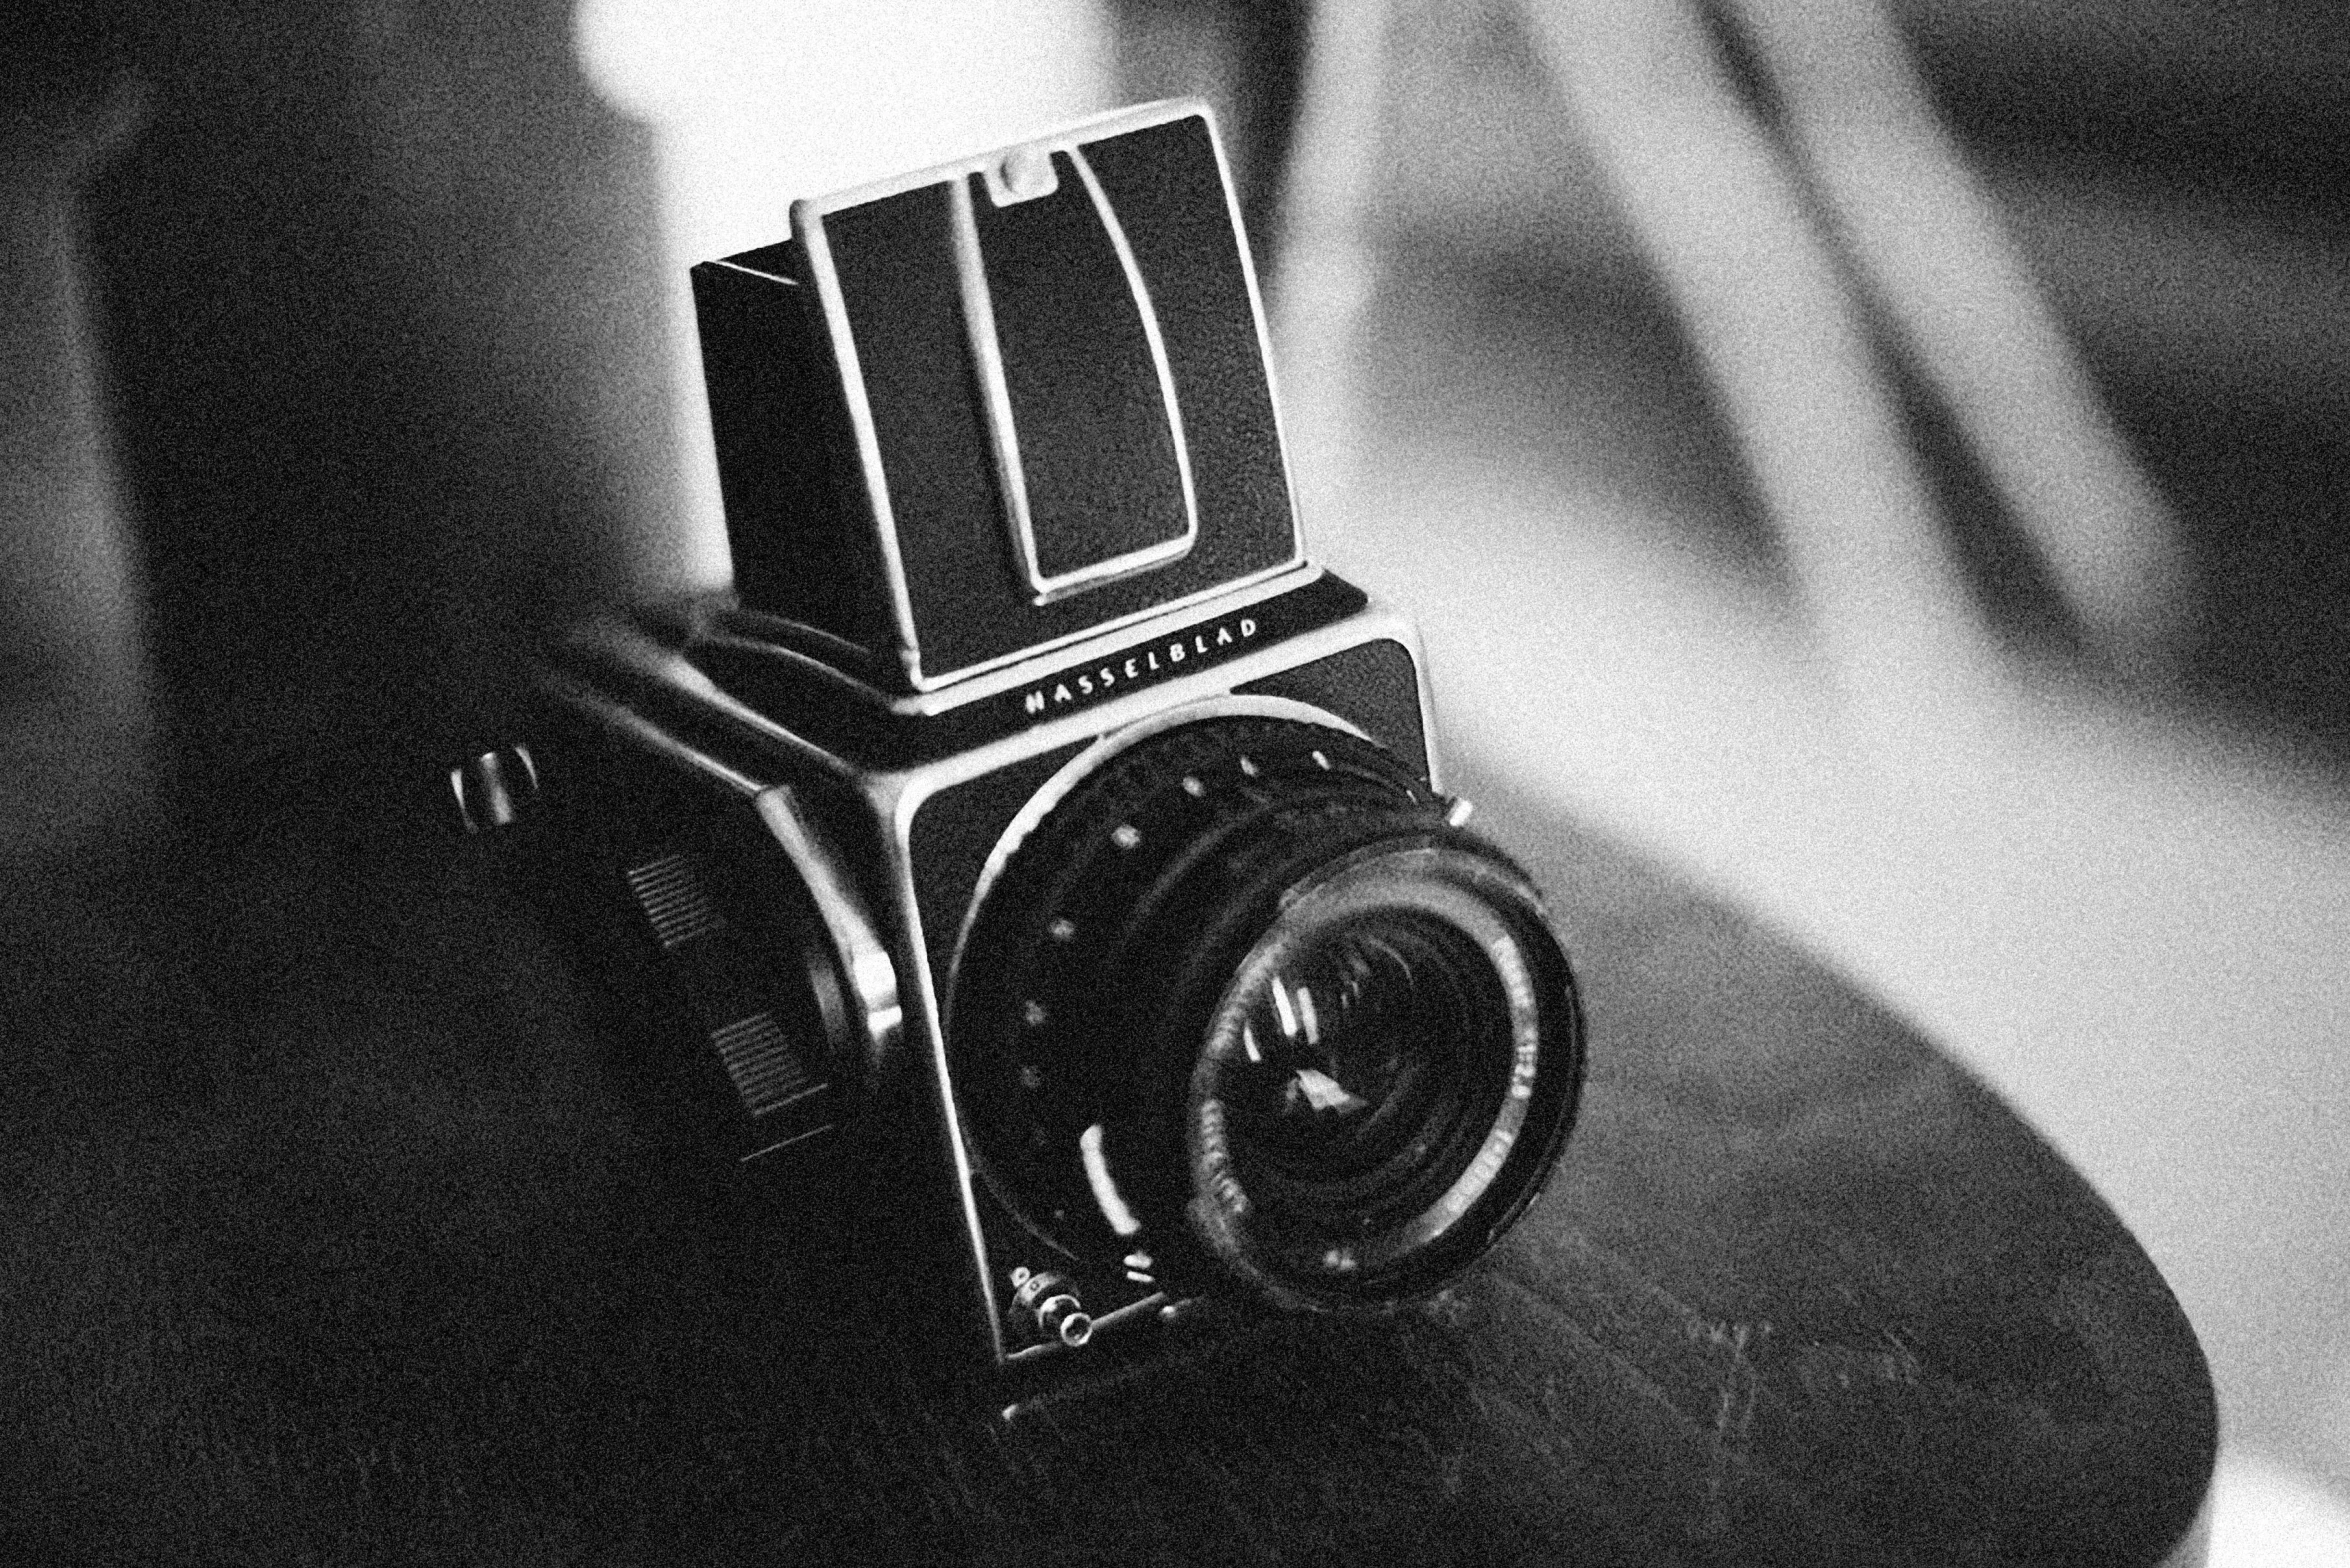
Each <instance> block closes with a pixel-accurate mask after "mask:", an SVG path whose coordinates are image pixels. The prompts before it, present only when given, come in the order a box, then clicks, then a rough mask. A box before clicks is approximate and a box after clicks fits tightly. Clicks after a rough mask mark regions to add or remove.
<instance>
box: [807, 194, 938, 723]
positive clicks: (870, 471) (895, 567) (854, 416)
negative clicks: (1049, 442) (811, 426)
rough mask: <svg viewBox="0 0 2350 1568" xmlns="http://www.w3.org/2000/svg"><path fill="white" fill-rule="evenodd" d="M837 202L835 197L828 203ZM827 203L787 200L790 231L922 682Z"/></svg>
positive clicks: (911, 659)
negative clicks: (812, 294) (804, 262)
mask: <svg viewBox="0 0 2350 1568" xmlns="http://www.w3.org/2000/svg"><path fill="white" fill-rule="evenodd" d="M836 205H840V203H839V201H838V198H835V199H834V200H833V201H832V202H830V203H827V204H826V207H829V206H836ZM826 207H819V206H818V205H817V204H816V203H814V202H811V201H808V200H807V199H805V198H802V199H801V200H799V201H795V202H793V203H792V204H791V226H792V236H793V238H795V239H797V240H798V241H799V242H800V250H801V253H802V254H803V255H805V256H806V257H807V258H808V277H809V279H810V281H812V282H813V283H814V284H815V285H816V301H817V304H818V306H819V307H820V308H821V309H822V310H823V312H824V333H825V336H826V337H828V338H830V339H831V340H832V355H833V362H834V363H835V364H836V365H838V366H839V367H840V390H841V397H842V400H843V402H844V404H845V405H846V408H847V412H848V416H849V430H850V433H851V434H852V435H853V436H854V437H855V438H856V446H857V464H858V466H859V467H860V468H861V469H863V470H864V474H865V500H866V503H867V505H868V506H869V507H870V508H871V509H872V513H873V531H874V533H875V534H876V535H878V536H879V538H880V543H881V575H882V576H883V577H885V578H887V579H888V580H889V612H890V619H892V620H893V621H895V622H896V623H897V629H898V658H899V660H900V662H901V663H903V664H904V666H905V670H906V678H907V679H908V680H910V681H912V682H913V683H914V684H915V685H916V686H917V687H919V686H920V685H921V684H922V643H921V639H920V638H919V637H917V636H916V635H915V631H914V595H913V591H912V589H911V588H909V587H908V586H907V583H906V561H905V557H904V556H903V555H902V554H900V553H899V550H898V522H897V517H896V515H895V514H894V513H893V512H892V511H891V510H890V504H889V475H888V474H887V473H886V472H885V471H884V470H883V468H882V466H881V433H880V431H879V430H877V429H876V428H875V427H874V423H873V404H872V402H871V401H870V400H869V399H867V397H866V396H865V370H864V366H863V365H862V364H861V363H860V362H859V360H858V358H857V339H856V335H855V334H854V333H852V332H851V331H850V330H849V307H848V303H847V301H846V299H845V298H844V296H843V295H842V293H841V287H840V272H839V271H838V269H836V268H835V267H834V266H833V264H832V241H831V240H829V239H828V238H826V237H825V233H824V222H823V216H822V215H823V212H824V211H825V210H826Z"/></svg>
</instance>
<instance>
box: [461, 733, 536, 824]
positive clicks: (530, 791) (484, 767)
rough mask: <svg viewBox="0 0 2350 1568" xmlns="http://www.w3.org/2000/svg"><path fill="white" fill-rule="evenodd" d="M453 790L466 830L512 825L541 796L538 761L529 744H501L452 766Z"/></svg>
mask: <svg viewBox="0 0 2350 1568" xmlns="http://www.w3.org/2000/svg"><path fill="white" fill-rule="evenodd" d="M449 792H450V793H451V794H452V795H454V796H456V797H457V820H458V822H459V823H460V824H461V825H462V826H463V827H464V829H465V831H466V832H468V833H477V834H478V833H488V832H492V831H494V830H496V829H499V828H507V827H512V826H513V825H514V824H515V823H516V822H517V821H519V820H520V819H521V817H522V814H523V813H524V812H525V811H527V810H529V809H530V806H531V803H532V802H533V801H535V800H536V799H537V798H538V793H539V770H538V764H537V763H536V762H534V761H533V760H531V755H530V748H529V747H527V746H522V745H513V746H500V747H497V748H496V749H494V750H491V751H485V752H482V753H481V754H480V755H478V756H474V757H468V758H467V759H466V760H465V761H463V762H461V763H459V764H458V765H457V766H455V767H453V768H451V769H450V770H449Z"/></svg>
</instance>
